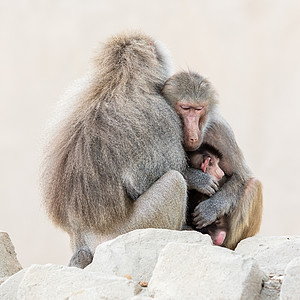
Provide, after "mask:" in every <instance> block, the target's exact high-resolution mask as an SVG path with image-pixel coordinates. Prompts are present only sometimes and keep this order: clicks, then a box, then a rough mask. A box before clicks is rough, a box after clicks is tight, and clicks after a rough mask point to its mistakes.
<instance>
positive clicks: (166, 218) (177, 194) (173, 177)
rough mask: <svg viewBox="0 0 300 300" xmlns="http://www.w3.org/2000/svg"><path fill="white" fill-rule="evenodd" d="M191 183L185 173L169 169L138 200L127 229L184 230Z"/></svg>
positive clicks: (126, 226)
mask: <svg viewBox="0 0 300 300" xmlns="http://www.w3.org/2000/svg"><path fill="white" fill-rule="evenodd" d="M186 201H187V187H186V182H185V180H184V178H183V176H182V175H181V174H180V173H179V172H177V171H173V170H172V171H168V172H167V173H166V174H164V175H163V176H162V177H161V178H160V179H159V180H157V181H156V182H155V183H154V184H153V185H152V186H151V187H150V188H149V189H148V190H147V191H146V192H145V193H144V194H142V195H141V196H140V197H139V198H138V199H137V200H136V201H135V202H134V206H133V211H132V215H131V217H130V219H128V220H127V222H126V223H125V224H124V227H125V230H126V232H128V231H131V230H134V229H137V228H165V229H177V230H180V229H181V227H182V225H183V223H184V222H185V214H186V206H187V202H186Z"/></svg>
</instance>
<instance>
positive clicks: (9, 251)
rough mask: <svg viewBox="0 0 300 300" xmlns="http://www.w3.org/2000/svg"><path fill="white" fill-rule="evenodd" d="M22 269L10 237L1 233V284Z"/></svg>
mask: <svg viewBox="0 0 300 300" xmlns="http://www.w3.org/2000/svg"><path fill="white" fill-rule="evenodd" d="M21 269H22V266H21V265H20V263H19V262H18V260H17V255H16V252H15V248H14V246H13V244H12V242H11V240H10V237H9V235H8V234H7V233H6V232H3V231H0V284H1V283H2V282H4V281H5V280H6V279H7V278H8V277H9V276H11V275H13V274H14V273H16V272H18V271H20V270H21Z"/></svg>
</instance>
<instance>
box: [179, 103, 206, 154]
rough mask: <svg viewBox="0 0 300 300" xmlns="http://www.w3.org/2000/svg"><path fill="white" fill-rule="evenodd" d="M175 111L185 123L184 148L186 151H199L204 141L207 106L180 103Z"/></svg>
mask: <svg viewBox="0 0 300 300" xmlns="http://www.w3.org/2000/svg"><path fill="white" fill-rule="evenodd" d="M175 109H176V111H177V113H178V114H179V116H180V117H181V119H182V121H183V137H184V141H183V146H184V148H185V150H186V151H195V150H197V149H198V148H199V147H200V145H201V143H202V140H203V126H204V124H205V121H206V109H207V105H206V104H191V103H190V102H185V101H179V102H177V103H176V106H175Z"/></svg>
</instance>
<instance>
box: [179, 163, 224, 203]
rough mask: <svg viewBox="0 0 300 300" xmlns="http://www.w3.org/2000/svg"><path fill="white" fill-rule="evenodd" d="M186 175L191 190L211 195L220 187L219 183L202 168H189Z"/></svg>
mask: <svg viewBox="0 0 300 300" xmlns="http://www.w3.org/2000/svg"><path fill="white" fill-rule="evenodd" d="M185 176H186V181H187V185H188V189H189V190H197V191H198V192H200V193H202V194H205V195H207V196H209V197H211V196H212V195H213V194H214V193H215V192H217V191H218V189H219V185H218V183H217V182H216V181H215V180H214V179H213V178H212V177H211V176H210V175H208V174H207V173H204V172H202V171H200V170H197V169H194V168H188V169H187V170H186V173H185Z"/></svg>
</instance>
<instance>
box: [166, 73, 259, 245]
mask: <svg viewBox="0 0 300 300" xmlns="http://www.w3.org/2000/svg"><path fill="white" fill-rule="evenodd" d="M163 95H164V97H165V98H166V99H167V101H168V102H169V104H170V105H171V106H172V107H173V108H174V109H175V110H176V111H177V113H178V115H179V116H180V118H181V120H182V126H183V135H184V148H185V149H186V150H187V151H195V150H196V149H198V148H199V146H200V145H201V144H202V143H207V144H209V145H211V146H213V147H214V148H215V149H217V150H218V151H220V152H221V153H222V158H221V160H220V167H221V169H222V170H223V171H224V173H225V175H226V177H227V181H226V182H225V183H224V185H223V186H222V188H220V189H218V184H217V182H216V181H215V180H213V179H212V178H211V177H210V176H209V175H208V174H206V173H204V172H201V171H200V170H197V169H194V168H189V169H188V170H187V172H186V178H187V182H188V184H189V189H196V190H198V191H199V192H201V193H204V194H206V195H208V196H211V197H210V198H209V199H207V200H205V201H203V202H201V203H199V205H197V206H196V208H195V210H194V213H193V222H194V223H195V224H196V228H197V229H201V228H203V227H206V226H208V225H210V224H212V223H213V222H215V221H216V220H217V219H218V218H219V217H222V216H224V215H227V216H228V231H227V235H226V239H225V241H224V243H223V245H224V246H225V247H227V248H231V249H234V248H235V247H236V245H237V243H238V242H239V241H240V240H242V239H244V238H246V237H250V236H253V235H254V234H256V233H257V232H258V230H259V228H260V224H261V217H262V186H261V183H260V182H259V180H257V179H256V178H254V177H253V176H252V174H251V172H250V170H249V168H248V166H247V165H246V162H245V159H244V157H243V154H242V152H241V150H240V149H239V147H238V145H237V143H236V140H235V137H234V134H233V132H232V130H231V128H230V126H229V125H228V123H227V122H226V121H225V120H224V119H223V118H222V116H221V115H220V114H219V113H218V110H217V105H216V104H217V96H216V91H215V89H214V88H213V86H212V85H211V83H210V82H209V81H208V80H206V79H204V78H203V77H202V76H201V75H199V74H197V73H193V72H181V73H177V74H175V75H173V76H172V77H171V78H169V79H168V80H167V82H166V83H165V85H164V87H163ZM208 183H209V185H210V186H209V188H207V186H208ZM202 185H203V186H206V187H204V188H202V187H201V186H202Z"/></svg>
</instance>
